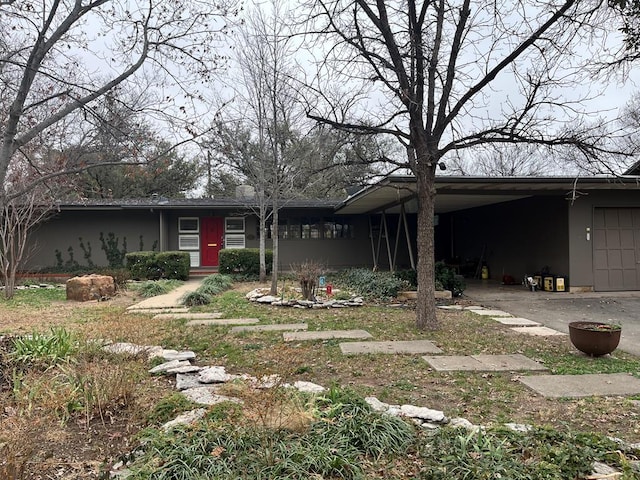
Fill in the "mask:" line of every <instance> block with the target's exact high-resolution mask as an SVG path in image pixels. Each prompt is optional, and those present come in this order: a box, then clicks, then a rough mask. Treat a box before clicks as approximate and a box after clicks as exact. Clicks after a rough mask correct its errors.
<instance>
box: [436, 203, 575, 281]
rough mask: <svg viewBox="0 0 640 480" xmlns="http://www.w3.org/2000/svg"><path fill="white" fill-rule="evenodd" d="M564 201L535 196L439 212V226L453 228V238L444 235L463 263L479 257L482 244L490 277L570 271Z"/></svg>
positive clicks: (519, 276) (517, 276) (567, 226)
mask: <svg viewBox="0 0 640 480" xmlns="http://www.w3.org/2000/svg"><path fill="white" fill-rule="evenodd" d="M567 203H568V202H567V201H566V200H565V199H564V198H563V197H536V198H526V199H522V200H516V201H511V202H505V203H499V204H495V205H490V206H487V207H479V208H473V209H468V210H461V211H458V212H455V213H451V214H448V215H445V216H443V217H444V218H443V219H442V220H443V221H442V222H441V225H439V226H438V227H437V228H440V227H442V228H450V229H451V235H452V237H453V238H452V239H451V238H450V237H448V236H445V238H448V240H449V241H452V242H453V243H452V247H453V252H454V253H455V256H457V257H459V258H460V259H461V260H462V261H463V262H464V261H468V260H476V261H477V260H478V259H479V258H480V256H481V255H482V252H483V247H484V260H485V261H486V262H487V265H488V267H489V274H490V278H492V279H496V280H501V279H502V275H504V274H506V275H511V276H513V277H514V278H515V279H516V280H518V281H519V280H520V279H521V278H522V277H523V276H524V275H525V274H533V273H534V272H537V271H540V270H541V269H542V268H543V267H549V269H550V271H551V273H555V274H557V275H569V268H570V264H569V263H570V262H569V225H568V216H567V209H568V205H567ZM445 251H447V252H449V250H445ZM569 281H571V279H570V280H569Z"/></svg>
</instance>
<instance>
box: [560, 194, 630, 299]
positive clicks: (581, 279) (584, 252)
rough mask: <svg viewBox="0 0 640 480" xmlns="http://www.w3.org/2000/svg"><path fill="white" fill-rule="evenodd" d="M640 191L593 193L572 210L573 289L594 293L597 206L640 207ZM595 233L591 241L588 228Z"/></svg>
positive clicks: (582, 198)
mask: <svg viewBox="0 0 640 480" xmlns="http://www.w3.org/2000/svg"><path fill="white" fill-rule="evenodd" d="M639 206H640V191H638V190H635V191H628V192H622V191H614V192H597V191H591V192H589V195H585V196H581V197H579V198H578V199H576V200H575V202H574V203H573V205H571V206H570V207H569V227H570V232H571V233H570V237H569V245H570V250H569V251H570V253H569V264H570V268H571V277H572V278H571V284H570V285H571V288H583V289H585V290H590V289H592V288H593V285H594V278H593V244H592V242H593V211H594V209H595V208H597V207H618V208H622V207H639ZM587 228H589V229H590V230H591V236H590V237H591V238H590V240H587V232H586V229H587Z"/></svg>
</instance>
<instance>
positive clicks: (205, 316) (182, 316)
mask: <svg viewBox="0 0 640 480" xmlns="http://www.w3.org/2000/svg"><path fill="white" fill-rule="evenodd" d="M217 318H222V314H221V313H219V312H210V313H189V312H188V311H187V312H178V313H159V314H157V315H155V316H154V317H153V319H154V320H212V319H217Z"/></svg>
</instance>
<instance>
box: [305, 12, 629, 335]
mask: <svg viewBox="0 0 640 480" xmlns="http://www.w3.org/2000/svg"><path fill="white" fill-rule="evenodd" d="M310 9H311V13H310V18H311V19H310V22H309V25H310V26H309V31H308V33H309V36H310V38H314V39H315V40H316V43H315V47H316V48H320V49H323V53H324V55H323V61H322V62H321V63H320V65H319V68H318V74H317V77H316V81H315V83H313V84H312V85H310V87H311V88H312V89H313V90H314V91H315V92H316V98H317V100H316V102H315V103H314V104H312V105H310V108H309V114H310V116H312V118H315V119H316V120H318V121H320V122H324V123H328V124H330V125H333V126H335V127H338V128H341V129H350V130H358V131H367V132H374V133H381V134H389V135H393V136H395V137H396V138H398V139H399V140H400V141H401V142H402V143H403V144H404V145H405V146H406V147H407V158H406V161H404V162H403V164H405V165H407V166H408V167H409V168H411V170H412V171H413V172H414V174H415V175H416V181H417V187H418V198H419V212H418V253H419V263H418V284H419V289H420V292H419V293H420V295H419V300H418V308H417V317H418V319H417V323H418V326H419V327H421V328H424V327H432V328H435V327H436V326H437V320H436V316H435V305H434V301H433V231H432V230H433V213H434V211H433V207H434V197H435V188H434V179H435V171H436V168H437V166H438V164H439V163H440V162H441V161H442V160H443V158H444V157H445V156H447V155H449V154H452V153H455V152H460V151H463V150H467V149H470V148H474V147H478V146H483V145H489V144H509V143H520V144H530V145H540V146H545V147H547V148H552V149H557V150H559V151H562V149H565V148H569V149H571V150H572V151H575V152H578V155H580V156H581V157H582V158H584V159H585V160H586V161H588V162H591V163H595V162H602V161H603V160H606V158H607V157H608V156H610V155H613V154H618V153H621V152H619V151H618V148H617V145H616V146H611V143H610V142H609V138H607V137H611V136H615V135H618V134H620V133H621V132H619V131H615V130H614V128H617V127H614V126H613V125H614V124H608V123H607V122H605V121H603V120H601V119H600V116H599V114H598V112H597V111H594V110H593V109H592V107H591V105H592V102H591V100H593V97H595V96H597V93H598V89H597V86H596V84H595V83H594V80H595V79H596V78H597V74H598V72H597V66H598V65H602V64H603V63H604V62H606V61H607V60H610V59H611V58H612V55H613V54H614V52H612V51H610V50H609V49H608V48H609V47H608V44H609V43H608V36H609V34H610V32H614V31H615V29H616V28H617V25H618V24H617V23H616V22H617V21H618V20H619V19H618V18H617V17H616V12H615V10H613V9H610V8H609V7H608V6H607V3H606V2H604V1H598V0H595V1H594V0H586V1H578V0H550V1H535V0H520V1H512V0H502V1H474V2H472V1H471V0H431V1H419V0H398V1H394V0H387V1H385V0H376V1H367V0H314V1H312V2H311V3H310ZM616 51H617V50H616ZM347 79H348V81H350V82H352V84H355V85H356V87H355V88H357V89H360V90H361V91H368V95H361V96H360V97H359V98H360V99H361V100H362V101H361V102H360V109H359V112H360V115H359V116H351V117H350V118H347V119H344V118H340V117H339V116H338V115H336V112H339V111H340V110H339V109H338V108H337V107H336V105H335V103H334V102H331V101H330V98H331V96H330V95H327V94H325V92H327V89H326V85H327V84H330V83H332V82H333V83H335V82H342V83H343V84H344V83H346V81H347ZM590 86H593V88H590ZM625 153H629V152H625Z"/></svg>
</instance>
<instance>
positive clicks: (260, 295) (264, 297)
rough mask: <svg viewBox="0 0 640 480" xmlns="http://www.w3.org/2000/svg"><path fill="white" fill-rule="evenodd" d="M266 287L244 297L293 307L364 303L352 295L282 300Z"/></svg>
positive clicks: (352, 305) (351, 305)
mask: <svg viewBox="0 0 640 480" xmlns="http://www.w3.org/2000/svg"><path fill="white" fill-rule="evenodd" d="M267 292H268V289H264V288H256V289H255V290H252V291H250V292H249V293H247V294H246V295H245V297H246V299H247V300H249V301H251V302H256V303H263V304H268V305H273V306H276V307H293V308H346V307H361V306H362V305H364V299H363V298H362V297H353V298H351V299H349V300H325V301H322V300H318V301H316V302H312V301H310V300H294V299H291V300H284V299H282V298H281V297H276V296H273V295H269V294H268V293H267Z"/></svg>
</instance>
